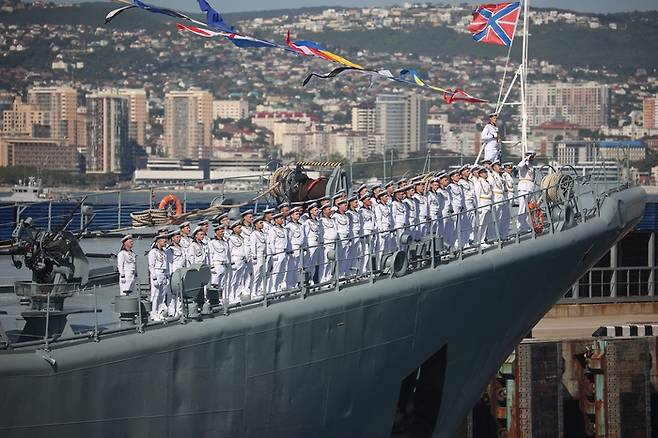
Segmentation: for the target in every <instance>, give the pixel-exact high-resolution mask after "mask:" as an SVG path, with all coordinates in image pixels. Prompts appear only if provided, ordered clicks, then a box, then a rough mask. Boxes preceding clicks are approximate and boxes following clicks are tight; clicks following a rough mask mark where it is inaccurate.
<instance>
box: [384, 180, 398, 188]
mask: <svg viewBox="0 0 658 438" xmlns="http://www.w3.org/2000/svg"><path fill="white" fill-rule="evenodd" d="M394 185H395V183H394V182H393V181H389V182H387V183H386V185H385V186H384V188H385V189H387V188H389V187H393V186H394Z"/></svg>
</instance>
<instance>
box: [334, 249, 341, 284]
mask: <svg viewBox="0 0 658 438" xmlns="http://www.w3.org/2000/svg"><path fill="white" fill-rule="evenodd" d="M339 245H340V236H338V238H337V239H336V241H335V242H334V266H333V268H334V282H335V284H334V287H335V289H336V291H339V290H340V278H338V277H339V275H338V274H339V272H340V270H339V267H338V265H339V264H340V257H339V256H338V247H339Z"/></svg>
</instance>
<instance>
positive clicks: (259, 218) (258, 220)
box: [254, 216, 265, 225]
mask: <svg viewBox="0 0 658 438" xmlns="http://www.w3.org/2000/svg"><path fill="white" fill-rule="evenodd" d="M264 220H265V218H264V217H263V216H256V217H255V218H254V225H256V224H257V223H258V222H263V221H264Z"/></svg>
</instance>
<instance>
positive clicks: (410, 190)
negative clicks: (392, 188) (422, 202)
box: [404, 184, 420, 240]
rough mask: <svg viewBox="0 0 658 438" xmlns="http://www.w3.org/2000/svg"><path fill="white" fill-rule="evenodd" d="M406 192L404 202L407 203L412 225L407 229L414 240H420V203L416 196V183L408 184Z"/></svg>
mask: <svg viewBox="0 0 658 438" xmlns="http://www.w3.org/2000/svg"><path fill="white" fill-rule="evenodd" d="M404 193H405V195H406V197H405V198H404V203H405V204H406V206H407V211H408V212H409V225H410V227H409V228H408V229H407V232H408V233H409V234H410V235H411V238H412V239H413V240H420V230H419V225H420V215H419V213H418V209H419V204H418V200H416V199H415V198H414V195H415V194H416V189H415V188H414V185H413V184H410V185H408V186H407V187H406V188H405V192H404Z"/></svg>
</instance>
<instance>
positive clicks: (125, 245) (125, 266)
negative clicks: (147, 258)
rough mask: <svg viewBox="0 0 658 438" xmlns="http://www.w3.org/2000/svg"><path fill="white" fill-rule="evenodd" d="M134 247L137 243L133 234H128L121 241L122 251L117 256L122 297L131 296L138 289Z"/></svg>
mask: <svg viewBox="0 0 658 438" xmlns="http://www.w3.org/2000/svg"><path fill="white" fill-rule="evenodd" d="M134 245H135V241H134V239H133V236H132V234H126V235H125V236H123V239H121V250H120V251H119V254H117V269H118V271H119V291H120V292H121V295H129V294H130V293H132V292H133V290H134V289H135V287H137V257H136V256H135V253H134V252H133V246H134Z"/></svg>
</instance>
